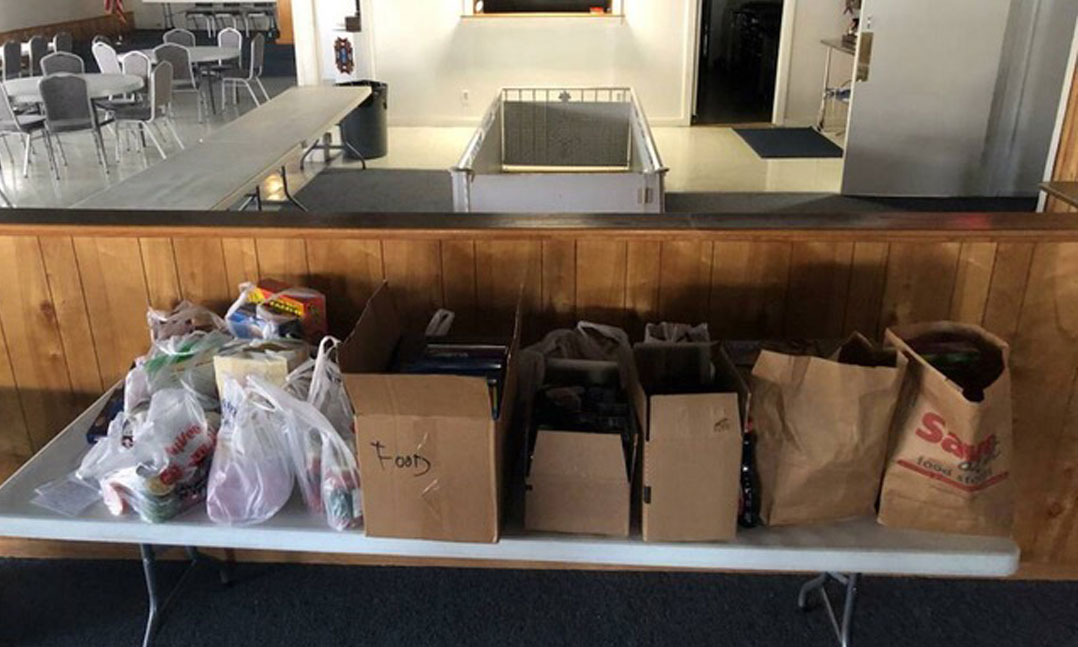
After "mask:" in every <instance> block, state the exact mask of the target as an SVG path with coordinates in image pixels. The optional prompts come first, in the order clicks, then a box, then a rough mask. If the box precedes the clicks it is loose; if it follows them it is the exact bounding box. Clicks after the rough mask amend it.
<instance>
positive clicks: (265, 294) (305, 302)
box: [225, 279, 326, 343]
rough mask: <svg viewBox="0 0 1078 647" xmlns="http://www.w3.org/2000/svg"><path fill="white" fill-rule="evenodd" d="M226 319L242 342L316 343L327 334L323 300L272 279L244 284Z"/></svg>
mask: <svg viewBox="0 0 1078 647" xmlns="http://www.w3.org/2000/svg"><path fill="white" fill-rule="evenodd" d="M240 290H241V292H240V296H239V298H238V299H236V302H235V303H233V304H232V307H230V308H229V309H228V313H227V314H226V315H225V319H226V320H227V321H228V327H229V329H230V330H231V331H232V333H233V334H234V335H236V336H237V337H239V338H241V339H276V338H279V337H295V338H302V339H307V340H308V341H310V342H312V343H317V342H318V341H319V340H321V339H322V337H324V336H325V334H326V297H325V296H324V295H323V294H322V293H321V292H318V291H317V290H312V289H310V288H301V287H292V286H290V285H288V284H286V283H282V282H281V281H276V280H274V279H262V280H261V281H259V282H258V283H257V284H253V283H244V284H243V285H241V286H240Z"/></svg>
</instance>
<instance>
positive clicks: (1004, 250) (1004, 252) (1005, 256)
mask: <svg viewBox="0 0 1078 647" xmlns="http://www.w3.org/2000/svg"><path fill="white" fill-rule="evenodd" d="M1033 249H1034V245H1033V243H999V245H997V247H996V261H995V264H994V265H993V267H992V284H991V286H990V287H989V290H988V299H987V302H986V303H985V309H984V319H983V323H982V325H983V326H984V327H985V328H986V329H987V330H990V331H992V332H993V333H995V334H996V335H999V336H1000V337H1002V338H1003V339H1006V340H1007V341H1011V340H1012V339H1013V338H1014V334H1015V332H1016V331H1017V330H1018V316H1019V314H1020V313H1021V310H1022V299H1023V297H1025V294H1026V282H1027V281H1028V280H1029V267H1030V264H1031V263H1032V262H1033Z"/></svg>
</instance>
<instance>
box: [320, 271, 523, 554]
mask: <svg viewBox="0 0 1078 647" xmlns="http://www.w3.org/2000/svg"><path fill="white" fill-rule="evenodd" d="M518 303H519V302H518ZM520 318H521V313H520V307H519V305H518V306H517V308H516V310H515V312H514V315H513V316H512V317H511V318H509V319H508V320H505V321H496V320H491V319H494V318H488V320H487V321H486V326H487V328H488V330H487V333H489V334H490V335H491V336H492V337H496V338H498V339H504V340H505V341H504V344H503V345H504V346H505V347H506V348H507V352H506V354H505V360H504V366H503V367H502V369H501V375H502V377H501V378H500V379H498V380H496V382H495V385H494V387H493V388H492V384H491V379H490V378H491V376H490V374H489V372H488V371H487V369H490V368H491V367H490V366H488V365H486V364H484V362H485V359H487V358H483V357H482V353H479V352H477V353H475V354H471V355H469V356H470V357H472V358H473V359H474V360H475V361H474V362H471V361H466V362H464V363H465V364H468V366H467V367H466V368H467V369H468V370H467V371H462V372H450V371H448V370H446V371H438V370H435V369H437V368H438V366H443V367H444V364H438V361H437V360H438V356H439V355H441V356H442V357H441V360H449V359H452V360H457V359H463V358H462V357H461V356H462V355H468V354H469V353H468V352H466V351H463V352H457V351H462V349H460V348H456V349H449V350H447V349H446V348H445V347H444V345H443V347H441V348H435V349H433V350H431V351H430V352H426V351H423V350H420V351H419V352H418V354H413V351H412V350H411V349H413V348H416V347H419V348H421V349H422V348H428V349H429V346H431V345H435V344H428V343H426V342H420V343H418V345H417V343H416V342H415V341H414V338H413V337H410V336H409V335H408V334H407V333H406V332H405V331H406V330H411V329H415V328H416V326H415V325H409V322H407V321H405V320H404V318H403V317H402V316H401V314H400V312H399V311H398V309H397V306H396V302H395V300H394V297H393V293H392V290H391V289H390V286H389V285H388V284H387V283H383V284H382V286H381V287H380V288H379V289H378V290H377V291H376V292H375V293H374V295H373V296H372V297H371V298H370V300H369V301H368V302H367V305H366V307H365V308H364V310H363V314H362V315H361V316H360V318H359V321H358V322H357V323H356V325H355V328H354V329H353V331H352V333H351V335H349V337H348V338H347V339H346V340H345V341H344V343H343V344H342V345H341V347H340V350H339V361H340V365H341V370H342V372H343V377H344V383H345V386H346V388H347V390H348V394H349V395H350V396H351V399H352V404H353V406H354V407H355V414H356V416H355V423H356V424H355V429H356V453H357V457H358V459H359V470H360V476H361V478H362V482H363V510H364V522H365V526H366V530H367V534H368V535H371V536H377V537H407V538H417V539H439V540H449V541H475V542H495V541H497V540H498V537H499V534H500V520H501V511H502V508H503V506H502V498H503V497H502V482H503V478H502V474H503V470H504V468H505V457H504V453H505V452H504V447H505V442H506V438H507V435H508V431H509V430H508V427H509V421H510V419H511V417H512V409H513V407H512V403H513V400H514V397H515V394H516V372H515V359H516V357H515V355H516V347H517V343H518V338H519V334H520ZM441 342H446V340H444V339H443V340H440V342H439V343H441ZM462 345H464V344H462ZM446 355H448V357H447V356H446ZM432 362H434V363H435V364H437V365H433V366H432V365H431V363H432ZM424 363H425V364H426V365H425V366H420V364H424ZM478 364H484V365H483V366H478ZM402 370H409V371H410V372H408V373H401V372H394V371H402ZM495 370H497V369H495ZM449 373H451V374H449Z"/></svg>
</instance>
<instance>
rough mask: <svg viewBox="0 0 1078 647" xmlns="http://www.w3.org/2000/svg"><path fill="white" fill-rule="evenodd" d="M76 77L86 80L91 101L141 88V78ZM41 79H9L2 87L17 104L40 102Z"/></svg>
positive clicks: (91, 75)
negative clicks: (39, 86)
mask: <svg viewBox="0 0 1078 647" xmlns="http://www.w3.org/2000/svg"><path fill="white" fill-rule="evenodd" d="M77 76H81V77H82V78H84V79H86V85H87V89H88V90H89V92H90V98H91V99H104V98H106V97H111V96H115V95H119V94H128V93H130V92H134V91H135V90H140V89H142V86H143V81H142V78H141V77H138V76H133V75H131V74H79V75H77ZM42 78H44V77H40V76H31V77H26V78H22V79H11V80H10V81H4V82H3V84H2V85H3V87H4V90H5V91H7V93H8V95H9V96H11V97H12V98H13V99H14V100H15V101H17V102H34V101H41V93H40V92H39V91H38V88H37V84H38V83H40V82H41V79H42Z"/></svg>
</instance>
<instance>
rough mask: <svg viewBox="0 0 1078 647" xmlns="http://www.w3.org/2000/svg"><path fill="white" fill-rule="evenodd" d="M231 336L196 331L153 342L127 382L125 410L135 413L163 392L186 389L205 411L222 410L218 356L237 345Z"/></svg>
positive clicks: (132, 370) (131, 372) (125, 386)
mask: <svg viewBox="0 0 1078 647" xmlns="http://www.w3.org/2000/svg"><path fill="white" fill-rule="evenodd" d="M234 341H235V340H234V339H233V337H232V336H231V335H229V334H227V333H224V332H221V331H218V330H213V331H209V332H206V331H202V330H196V331H193V332H189V333H187V334H184V335H179V336H174V337H167V338H164V339H160V340H158V341H155V342H154V343H153V346H152V347H151V348H150V352H148V353H147V354H146V355H144V356H143V357H140V358H138V359H137V360H135V367H134V368H132V369H131V370H130V371H128V373H127V377H126V378H125V380H124V411H125V412H127V413H128V414H132V413H134V412H135V411H136V410H138V409H139V408H141V407H145V406H146V405H148V404H149V402H150V398H151V397H152V396H153V395H154V394H155V393H156V392H158V391H160V390H163V389H183V390H185V391H187V392H188V393H190V394H191V395H192V396H194V397H195V399H196V400H197V401H198V403H199V404H200V405H201V406H202V408H203V409H205V410H207V411H211V410H215V409H217V408H218V406H219V405H218V397H217V385H216V383H215V381H214V369H213V362H214V357H215V356H217V355H219V354H221V353H222V352H226V349H227V347H228V345H229V344H231V343H234Z"/></svg>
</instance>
